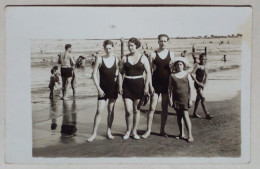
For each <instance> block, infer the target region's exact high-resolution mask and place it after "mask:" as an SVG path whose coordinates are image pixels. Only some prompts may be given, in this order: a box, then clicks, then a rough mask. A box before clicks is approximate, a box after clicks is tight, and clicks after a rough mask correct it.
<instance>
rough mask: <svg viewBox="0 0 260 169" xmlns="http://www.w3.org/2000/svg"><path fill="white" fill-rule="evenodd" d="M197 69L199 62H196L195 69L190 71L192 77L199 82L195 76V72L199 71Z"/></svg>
mask: <svg viewBox="0 0 260 169" xmlns="http://www.w3.org/2000/svg"><path fill="white" fill-rule="evenodd" d="M197 69H198V64H197V63H196V64H195V65H194V68H193V70H192V71H191V72H190V76H191V78H192V79H193V80H194V81H195V82H196V83H198V81H197V79H196V77H195V76H194V74H195V72H196V71H197Z"/></svg>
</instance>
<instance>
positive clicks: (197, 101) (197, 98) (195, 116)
mask: <svg viewBox="0 0 260 169" xmlns="http://www.w3.org/2000/svg"><path fill="white" fill-rule="evenodd" d="M199 102H200V96H199V95H198V94H197V97H196V101H195V105H194V111H193V117H194V118H200V117H201V116H199V115H198V114H197V113H196V112H197V109H198V106H199Z"/></svg>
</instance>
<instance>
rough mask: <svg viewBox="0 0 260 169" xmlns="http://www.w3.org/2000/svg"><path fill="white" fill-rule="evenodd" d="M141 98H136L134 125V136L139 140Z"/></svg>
mask: <svg viewBox="0 0 260 169" xmlns="http://www.w3.org/2000/svg"><path fill="white" fill-rule="evenodd" d="M139 101H140V99H137V100H134V105H133V107H134V127H133V137H134V139H136V140H138V139H140V137H139V136H138V134H137V127H138V124H139V120H140V110H138V108H137V105H138V103H139Z"/></svg>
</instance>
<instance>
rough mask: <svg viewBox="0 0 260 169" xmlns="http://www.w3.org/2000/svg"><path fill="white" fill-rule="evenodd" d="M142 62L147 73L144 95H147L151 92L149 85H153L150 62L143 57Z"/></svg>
mask: <svg viewBox="0 0 260 169" xmlns="http://www.w3.org/2000/svg"><path fill="white" fill-rule="evenodd" d="M142 61H143V64H144V69H145V73H146V78H145V88H144V93H145V94H147V93H148V90H149V84H150V85H152V81H151V79H152V78H151V69H150V64H149V61H148V59H147V58H146V57H142Z"/></svg>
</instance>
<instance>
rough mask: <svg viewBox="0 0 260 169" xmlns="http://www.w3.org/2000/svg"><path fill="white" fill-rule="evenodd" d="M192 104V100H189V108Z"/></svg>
mask: <svg viewBox="0 0 260 169" xmlns="http://www.w3.org/2000/svg"><path fill="white" fill-rule="evenodd" d="M191 106H192V100H190V101H189V108H191Z"/></svg>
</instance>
